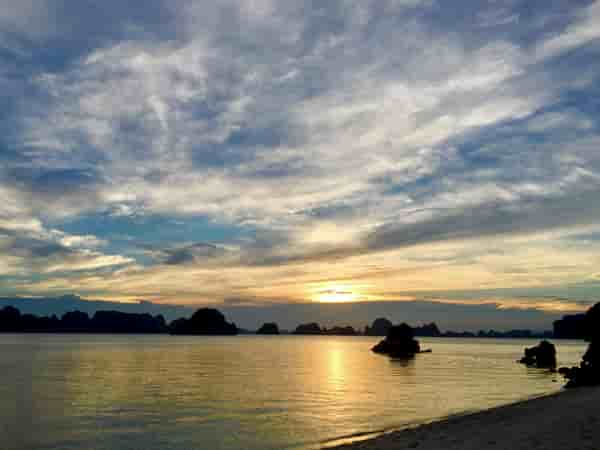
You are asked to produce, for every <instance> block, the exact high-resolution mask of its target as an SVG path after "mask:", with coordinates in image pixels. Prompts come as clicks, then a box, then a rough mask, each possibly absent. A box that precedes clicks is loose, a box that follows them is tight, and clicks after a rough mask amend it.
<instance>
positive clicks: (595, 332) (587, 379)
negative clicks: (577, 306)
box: [559, 303, 600, 388]
mask: <svg viewBox="0 0 600 450" xmlns="http://www.w3.org/2000/svg"><path fill="white" fill-rule="evenodd" d="M585 323H586V325H585V338H586V340H588V341H590V345H589V346H588V348H587V350H586V352H585V354H584V355H583V358H582V359H581V363H580V364H579V366H578V367H577V366H576V367H571V368H567V367H562V368H561V369H560V371H559V372H560V373H561V374H562V375H563V376H564V377H565V378H566V379H567V380H568V381H567V384H566V385H565V387H566V388H574V387H579V386H594V385H599V384H600V303H596V304H595V305H594V306H592V307H591V308H590V309H589V310H588V311H587V312H586V313H585Z"/></svg>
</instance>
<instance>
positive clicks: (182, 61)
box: [0, 0, 600, 330]
mask: <svg viewBox="0 0 600 450" xmlns="http://www.w3.org/2000/svg"><path fill="white" fill-rule="evenodd" d="M0 4H2V5H3V6H4V7H3V8H1V10H0V62H1V63H2V67H3V69H1V70H0V88H1V89H2V92H3V93H4V94H5V96H4V97H3V99H2V112H1V113H0V129H1V130H2V133H0V297H6V298H21V297H23V298H31V297H39V298H55V297H59V296H61V295H65V294H69V295H77V296H81V297H82V298H85V299H88V300H98V301H108V302H134V301H137V300H138V299H147V300H148V301H150V302H152V303H153V304H156V305H161V307H164V308H165V310H168V308H169V307H172V308H177V307H178V306H179V305H188V306H189V307H190V308H192V307H194V308H195V307H200V306H211V307H215V308H218V309H221V310H231V311H238V312H239V311H243V314H242V313H241V312H239V314H240V317H241V318H243V320H246V321H251V320H253V319H252V315H253V314H256V312H254V313H253V312H252V308H255V309H256V310H257V311H260V310H261V309H262V310H263V311H265V310H268V309H269V308H271V310H273V311H277V315H276V317H285V315H286V314H288V315H290V314H294V313H297V311H301V310H303V309H306V308H308V309H311V308H312V310H314V311H317V313H315V314H316V315H319V314H320V315H321V317H327V318H328V317H329V316H328V314H330V313H329V312H328V311H329V310H331V309H333V310H336V308H337V310H340V311H348V312H347V313H346V314H347V317H348V318H349V319H348V320H350V321H352V320H357V319H356V318H355V317H354V316H353V315H352V306H347V305H354V306H355V308H356V309H357V310H358V309H360V310H361V311H362V310H364V311H365V314H368V315H369V316H371V315H372V314H375V313H376V312H377V311H380V310H381V311H386V310H390V311H396V312H397V314H401V313H402V314H406V315H408V317H420V314H425V312H431V314H432V315H434V313H435V314H437V316H439V317H441V318H443V320H445V321H446V323H450V324H452V323H455V324H466V325H468V324H473V323H475V322H476V321H479V322H481V323H484V324H489V326H487V327H486V328H495V329H505V328H503V327H510V325H508V324H515V327H518V323H526V324H538V326H539V325H541V324H542V323H544V321H545V320H548V319H549V318H552V317H558V316H562V315H564V314H569V313H576V312H582V311H585V310H586V309H587V308H589V307H590V306H591V305H592V304H594V303H595V302H596V301H598V300H600V271H599V270H598V263H599V262H600V257H599V256H598V255H600V151H599V148H600V118H599V117H600V115H599V114H598V113H599V112H600V107H599V106H600V104H599V103H598V100H597V99H598V98H600V89H599V87H600V65H599V64H598V63H597V61H598V52H599V51H600V1H589V0H577V1H571V2H561V1H556V2H541V1H534V2H521V1H514V2H512V1H511V2H479V1H475V0H464V1H460V2H452V4H450V3H442V2H433V1H430V0H400V1H398V0H383V1H367V2H365V1H354V0H347V1H346V0H339V1H337V0H335V1H330V2H326V3H322V2H303V3H301V4H297V2H293V1H285V0H283V1H271V0H258V1H252V2H250V1H244V0H224V1H223V2H217V3H215V2H207V1H192V0H178V1H169V0H151V1H149V2H146V4H145V6H144V8H136V7H134V6H131V5H126V4H123V2H117V1H115V0H108V1H105V2H102V7H99V8H90V7H86V6H85V5H84V4H77V3H75V2H66V3H63V2H59V5H57V4H56V3H54V2H51V1H49V0H42V1H34V0H26V1H21V2H18V3H14V2H10V1H9V0H0ZM88 6H89V5H88ZM332 305H334V306H332ZM382 305H383V306H382ZM386 305H387V306H386ZM15 306H17V305H15ZM265 308H266V309H265ZM386 308H387V309H386ZM273 314H274V317H275V313H274V312H273ZM327 320H329V319H327ZM315 321H318V320H317V319H316V320H315ZM342 322H343V320H342ZM550 323H551V322H550ZM340 324H341V323H340ZM494 324H495V326H494ZM457 328H459V327H457ZM526 328H529V326H528V327H526ZM459 329H460V328H459ZM462 329H468V330H470V329H469V327H468V326H465V327H463V328H462ZM534 329H539V328H537V327H536V328H534Z"/></svg>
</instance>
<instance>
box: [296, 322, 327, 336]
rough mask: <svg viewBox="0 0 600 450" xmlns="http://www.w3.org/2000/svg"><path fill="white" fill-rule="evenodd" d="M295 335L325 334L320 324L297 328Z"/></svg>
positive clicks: (307, 324) (306, 324) (304, 325)
mask: <svg viewBox="0 0 600 450" xmlns="http://www.w3.org/2000/svg"><path fill="white" fill-rule="evenodd" d="M294 334H323V330H321V327H320V326H319V324H318V323H315V322H313V323H304V324H302V325H298V326H297V327H296V329H295V330H294Z"/></svg>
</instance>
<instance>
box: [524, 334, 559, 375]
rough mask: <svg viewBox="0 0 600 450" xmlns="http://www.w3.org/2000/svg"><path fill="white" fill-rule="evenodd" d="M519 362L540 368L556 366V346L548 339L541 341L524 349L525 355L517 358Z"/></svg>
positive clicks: (553, 367)
mask: <svg viewBox="0 0 600 450" xmlns="http://www.w3.org/2000/svg"><path fill="white" fill-rule="evenodd" d="M519 362H520V363H521V364H525V365H527V366H532V367H538V368H540V369H551V370H554V369H555V368H556V348H555V347H554V344H552V343H550V342H548V341H542V342H540V343H539V344H538V345H536V346H535V347H529V348H526V349H525V355H524V356H523V357H522V358H521V359H520V360H519Z"/></svg>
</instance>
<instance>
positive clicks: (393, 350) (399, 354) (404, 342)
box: [371, 323, 421, 358]
mask: <svg viewBox="0 0 600 450" xmlns="http://www.w3.org/2000/svg"><path fill="white" fill-rule="evenodd" d="M371 350H372V351H373V352H375V353H381V354H384V355H389V356H391V357H394V358H412V357H413V356H415V354H416V353H419V352H420V351H421V347H420V346H419V342H418V341H417V340H416V339H414V332H413V329H412V328H411V327H410V326H408V325H407V324H405V323H403V324H400V325H398V326H393V327H391V328H390V329H389V331H388V334H387V336H386V338H385V339H384V340H382V341H381V342H379V343H378V344H377V345H375V346H374V347H373V348H372V349H371Z"/></svg>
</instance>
